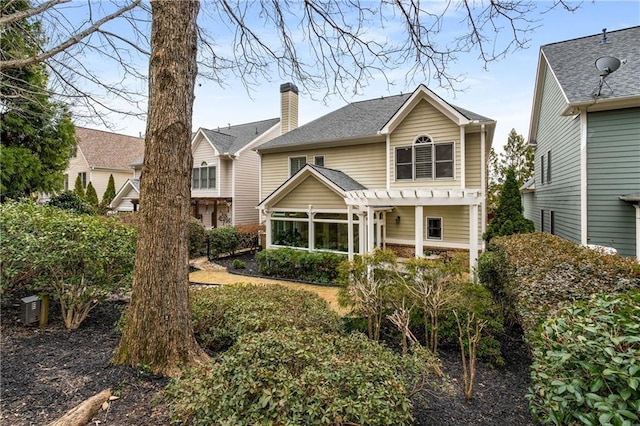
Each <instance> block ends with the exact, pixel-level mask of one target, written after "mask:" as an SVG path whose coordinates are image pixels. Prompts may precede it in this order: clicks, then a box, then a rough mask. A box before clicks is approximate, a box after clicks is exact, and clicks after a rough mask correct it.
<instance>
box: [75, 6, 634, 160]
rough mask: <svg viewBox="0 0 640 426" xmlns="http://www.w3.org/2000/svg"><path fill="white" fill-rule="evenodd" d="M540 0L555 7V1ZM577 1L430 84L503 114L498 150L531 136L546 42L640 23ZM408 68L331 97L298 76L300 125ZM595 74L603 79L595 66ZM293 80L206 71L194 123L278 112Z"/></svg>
mask: <svg viewBox="0 0 640 426" xmlns="http://www.w3.org/2000/svg"><path fill="white" fill-rule="evenodd" d="M425 3H426V4H428V2H423V4H425ZM540 4H541V5H542V6H545V5H549V6H550V5H551V2H550V1H547V2H541V3H540ZM570 4H572V5H577V4H580V8H579V9H578V10H577V11H575V12H567V11H565V10H562V9H561V8H556V9H553V10H551V11H549V12H547V13H545V14H542V15H536V16H534V17H533V18H534V19H539V21H538V22H536V23H535V24H534V26H537V28H536V29H535V30H534V31H533V32H532V33H530V34H528V38H529V42H528V44H527V46H528V48H527V49H524V50H519V51H516V52H512V53H510V54H509V55H508V56H507V57H506V58H504V59H501V60H499V61H497V62H493V63H490V64H488V65H487V66H486V69H485V64H484V62H482V61H480V60H479V59H478V58H477V56H478V54H477V52H472V53H468V54H460V55H458V58H459V59H458V62H457V63H456V64H455V65H454V66H453V67H452V68H451V69H450V72H451V73H452V74H455V75H463V76H464V81H463V82H462V83H460V84H459V85H458V86H457V87H456V88H457V89H459V91H456V92H455V93H454V92H452V91H451V90H445V89H442V88H439V87H437V85H435V83H434V82H433V81H432V82H430V83H431V84H427V86H428V87H429V88H430V89H431V90H433V91H434V92H435V93H437V94H438V95H439V96H440V97H442V98H443V99H444V100H446V101H447V102H449V103H451V104H454V105H456V106H459V107H462V108H465V109H468V110H471V111H473V112H475V113H478V114H481V115H483V116H485V117H489V118H491V119H493V120H496V121H497V126H496V131H495V135H494V140H493V146H494V147H495V148H496V149H497V150H498V151H500V149H501V147H502V146H503V145H504V144H505V142H506V141H507V137H508V134H509V133H510V131H511V129H515V130H516V132H517V133H518V134H521V135H523V136H524V137H525V139H527V137H528V131H529V120H530V115H531V105H532V101H533V90H534V84H535V78H536V70H537V64H538V57H539V51H540V46H542V45H545V44H549V43H555V42H559V41H564V40H570V39H574V38H580V37H585V36H590V35H594V34H601V33H602V29H603V28H606V29H607V31H608V32H609V31H614V30H618V29H622V28H628V27H632V26H637V25H640V0H625V1H613V0H597V1H584V2H581V3H578V2H570ZM543 8H544V7H543ZM458 20H459V19H456V18H455V17H452V18H451V20H450V21H449V22H446V21H445V25H447V24H448V25H453V26H454V27H455V25H456V23H457V21H458ZM222 30H224V29H222ZM443 34H444V33H443ZM638 42H639V43H640V40H639V41H638ZM406 68H408V65H407V67H406ZM405 73H406V69H403V68H400V69H396V70H393V71H392V72H389V73H388V77H390V78H391V82H392V83H393V87H391V88H389V87H388V86H387V84H386V82H385V81H383V80H382V79H377V80H376V79H374V80H372V81H370V82H369V84H368V86H367V87H365V88H364V89H363V90H362V93H360V94H358V95H355V96H352V95H350V94H348V93H346V94H345V93H343V94H342V95H341V96H333V97H331V98H329V99H327V100H324V101H323V100H322V97H323V93H308V92H306V91H305V88H304V87H303V85H301V84H300V83H299V82H295V81H293V83H294V84H296V85H298V87H299V88H300V93H299V100H298V102H299V125H303V124H305V123H307V122H309V121H312V120H314V119H316V118H319V117H321V116H323V115H325V114H327V113H329V112H331V111H333V110H335V109H338V108H340V107H342V106H344V105H345V104H346V103H347V102H353V101H360V100H366V99H373V98H377V97H380V96H389V95H395V94H399V93H401V92H404V93H407V92H412V91H413V90H415V89H416V87H417V85H418V83H419V82H418V81H414V82H412V83H410V84H405ZM594 78H597V73H596V70H595V66H594ZM287 81H288V80H284V79H283V80H278V79H277V77H275V78H270V79H269V80H266V79H261V80H259V81H258V84H256V85H254V86H251V87H250V88H249V90H250V91H249V92H248V91H247V88H245V86H244V85H243V84H242V83H241V82H240V81H236V80H233V79H227V81H226V84H225V87H223V88H221V87H220V86H219V85H218V84H217V83H215V82H213V81H210V80H206V79H203V78H199V79H198V80H197V84H196V89H195V103H194V109H193V128H194V130H197V129H198V128H200V127H203V128H209V129H216V128H218V127H220V128H222V127H226V126H227V125H228V124H231V125H235V124H242V123H249V122H253V121H258V120H264V119H268V118H275V117H278V116H279V115H280V92H279V88H280V84H281V83H286V82H287ZM88 127H96V128H99V126H88ZM116 127H117V128H116V129H115V131H117V132H119V133H123V134H129V135H134V136H138V135H140V134H144V131H145V123H144V121H142V120H139V119H134V118H126V119H123V120H120V121H119V122H118V124H117V126H116Z"/></svg>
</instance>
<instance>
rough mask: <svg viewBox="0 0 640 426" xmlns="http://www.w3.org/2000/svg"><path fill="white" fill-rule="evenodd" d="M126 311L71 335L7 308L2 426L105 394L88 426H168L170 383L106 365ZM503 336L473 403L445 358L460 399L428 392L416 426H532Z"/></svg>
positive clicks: (454, 356)
mask: <svg viewBox="0 0 640 426" xmlns="http://www.w3.org/2000/svg"><path fill="white" fill-rule="evenodd" d="M213 270H215V268H211V271H213ZM204 276H205V275H204V274H199V275H196V276H193V275H192V280H194V281H195V278H196V277H197V278H198V279H203V280H204V278H203V277H204ZM206 276H208V277H211V279H212V280H214V277H218V278H216V279H220V280H221V278H220V277H222V276H223V275H222V272H221V273H220V274H218V275H215V274H210V275H206ZM225 276H227V278H228V279H229V280H231V281H233V282H238V281H248V280H247V279H246V278H244V277H237V279H235V280H234V279H233V278H234V277H232V278H229V277H228V275H226V274H225ZM261 280H262V279H261ZM262 281H263V280H262ZM218 284H224V283H218ZM321 288H323V289H326V288H327V287H321ZM124 306H125V304H124V303H122V302H105V303H103V304H101V305H99V306H98V307H97V308H95V309H94V310H93V311H92V312H91V313H90V315H89V317H88V318H87V320H86V321H85V322H84V323H83V324H82V326H81V327H80V328H79V329H78V330H75V331H67V330H65V329H64V326H63V324H62V320H61V318H60V314H59V311H57V312H56V309H55V307H53V308H52V311H51V321H50V324H49V326H48V327H47V328H45V329H40V328H38V327H35V326H27V327H25V326H23V325H22V324H20V322H19V314H20V312H19V305H18V304H17V300H15V301H13V302H12V303H9V304H5V305H4V306H3V308H2V311H1V312H0V314H1V315H0V319H1V322H0V332H1V346H0V353H1V358H0V362H1V365H0V368H1V369H0V424H2V425H15V426H23V425H43V424H47V423H49V422H51V421H53V420H55V419H56V418H58V417H60V416H61V415H63V414H64V413H65V412H66V411H68V410H69V409H71V408H73V407H75V406H76V405H77V404H79V403H80V402H82V401H84V400H85V399H87V398H89V397H90V396H92V395H95V394H97V393H98V392H100V391H102V390H104V389H106V388H110V389H111V390H112V392H113V393H114V394H115V395H117V396H118V397H119V399H117V400H114V401H112V402H111V403H110V404H109V407H108V409H106V410H101V411H100V412H98V414H97V415H96V416H95V417H94V419H93V420H92V423H91V424H93V425H100V426H103V425H122V426H125V425H126V426H133V425H167V424H169V423H170V421H169V407H168V403H167V402H166V401H163V400H162V399H161V395H162V390H163V388H164V387H165V386H166V384H167V382H168V379H167V378H165V377H157V376H152V375H149V374H147V373H146V372H145V371H144V370H142V369H134V368H129V367H114V366H111V365H109V359H110V357H111V354H112V353H113V350H114V349H115V347H116V345H117V343H118V341H119V338H120V336H119V334H118V333H117V332H116V331H115V328H114V324H115V323H116V321H117V320H118V318H119V317H120V313H121V311H122V309H123V308H124ZM503 337H504V338H503V352H504V356H505V359H506V362H507V365H506V367H505V368H500V369H491V368H489V367H487V366H486V365H484V364H481V365H480V366H479V369H478V377H477V386H476V397H475V399H474V401H473V402H472V403H467V402H466V401H465V400H464V398H463V397H462V395H461V392H462V391H461V387H462V385H461V384H462V375H461V371H460V362H459V358H458V356H459V355H458V353H457V351H455V350H451V351H443V352H442V354H441V359H442V361H443V363H444V367H445V371H446V372H447V374H449V375H450V377H451V379H452V381H453V384H454V387H455V392H454V393H453V394H448V393H438V394H431V393H428V394H425V395H424V398H422V399H420V400H417V401H416V402H415V403H414V416H415V419H416V422H415V424H416V425H432V426H438V425H443V426H444V425H446V426H450V425H461V426H464V425H496V426H498V425H518V426H527V425H533V424H534V422H533V421H532V419H531V416H530V415H529V413H528V410H527V401H526V399H525V397H524V395H525V394H526V392H527V388H528V386H529V371H528V367H529V363H530V361H529V359H528V358H527V356H526V352H525V350H524V346H523V344H522V341H521V339H520V337H519V336H518V335H517V334H513V335H511V336H503Z"/></svg>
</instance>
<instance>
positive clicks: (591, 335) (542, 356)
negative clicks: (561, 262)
mask: <svg viewBox="0 0 640 426" xmlns="http://www.w3.org/2000/svg"><path fill="white" fill-rule="evenodd" d="M532 344H533V348H534V350H533V364H532V374H531V377H532V381H533V386H532V388H531V389H530V393H529V395H528V397H529V399H530V401H531V408H532V411H533V413H534V415H535V416H536V417H537V418H538V420H539V421H541V422H543V423H545V424H556V425H565V424H585V425H637V424H639V423H640V417H639V413H640V292H638V291H637V290H632V291H630V292H628V293H620V294H617V295H608V294H600V295H593V296H592V297H591V298H590V299H589V300H588V301H581V302H577V303H575V304H573V305H571V306H567V307H564V308H562V309H561V310H560V312H558V314H557V315H554V316H552V317H549V318H548V319H547V320H546V321H544V322H543V323H542V325H541V326H540V328H539V332H538V333H537V334H536V335H535V337H533V338H532Z"/></svg>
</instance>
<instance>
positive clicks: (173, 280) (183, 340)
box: [0, 0, 568, 374]
mask: <svg viewBox="0 0 640 426" xmlns="http://www.w3.org/2000/svg"><path fill="white" fill-rule="evenodd" d="M107 4H108V5H110V6H111V9H109V10H107V7H106V6H105V5H107ZM206 5H207V10H206V11H205V12H206V13H205V14H204V15H203V16H202V18H203V19H208V20H210V21H209V22H213V24H210V25H209V26H208V27H209V28H213V29H216V31H220V32H218V33H217V35H216V34H208V33H207V31H206V27H205V26H201V27H200V28H199V29H198V28H197V27H196V19H197V15H198V9H199V4H198V2H197V1H162V0H152V2H151V11H150V12H151V17H152V23H151V27H152V31H151V33H152V36H151V42H150V46H151V48H150V50H151V56H150V62H149V75H148V78H149V102H148V109H147V111H146V112H147V113H148V122H147V134H146V141H145V160H144V165H143V177H142V182H141V216H142V224H141V228H140V232H139V239H138V245H137V252H136V263H135V273H134V286H133V294H132V300H131V306H130V308H129V310H128V318H127V324H126V327H125V331H124V334H123V337H122V340H121V342H120V345H119V347H118V349H117V351H116V353H115V355H114V358H113V360H114V362H117V363H123V364H130V365H138V364H144V365H148V366H150V367H151V368H152V370H153V371H155V372H161V373H166V374H175V373H176V372H177V367H178V366H179V365H188V364H191V363H197V362H201V361H203V360H204V359H206V356H205V355H204V353H203V352H202V351H201V350H200V349H199V348H198V346H197V344H196V342H195V340H194V338H193V333H192V330H191V325H190V322H189V308H188V306H189V305H188V269H187V262H188V256H187V254H188V238H187V224H188V210H189V196H190V194H189V190H190V180H191V179H190V173H191V165H192V158H191V152H190V134H191V130H192V129H191V112H192V107H193V85H194V79H195V76H196V72H197V71H196V58H197V56H196V55H197V51H196V42H197V37H199V38H200V43H201V46H202V48H201V50H200V56H199V59H198V61H199V63H200V69H201V72H202V75H203V76H205V77H209V78H213V79H215V80H216V81H218V82H219V83H220V84H224V80H225V78H227V77H228V76H229V75H231V76H235V77H236V78H240V79H241V80H242V81H243V82H244V83H245V84H247V85H248V86H250V85H251V84H252V83H256V82H259V81H260V79H262V77H265V76H266V77H269V76H271V75H273V76H275V75H277V76H278V77H277V78H279V79H282V78H291V79H294V80H295V81H296V82H299V83H300V84H302V85H303V86H304V87H305V88H307V89H309V90H324V91H325V94H333V93H345V92H346V91H347V90H349V91H353V92H359V91H361V88H362V87H363V86H365V85H366V84H367V82H368V81H370V79H371V78H376V79H377V78H386V74H385V73H386V72H388V71H389V70H391V69H393V68H396V67H398V66H400V65H403V64H410V66H411V68H410V69H409V71H408V72H407V79H408V80H410V81H412V80H413V79H415V78H419V79H420V81H425V80H426V82H427V84H429V85H431V82H435V83H436V84H439V85H440V86H443V87H449V88H455V87H456V86H457V85H458V84H459V83H460V80H459V78H458V77H457V76H455V75H452V74H451V73H450V69H449V64H450V63H451V61H455V60H456V58H457V55H459V54H464V53H468V52H471V51H477V52H478V58H479V60H480V61H483V62H484V63H485V64H486V63H489V62H491V61H494V60H496V59H499V58H501V57H503V56H504V55H506V54H507V53H510V52H512V51H514V50H517V49H520V48H524V47H526V46H527V43H528V39H527V34H528V33H529V32H530V31H532V30H534V29H535V27H536V20H535V17H533V16H532V15H533V14H534V12H535V10H536V8H537V7H538V6H537V5H538V3H536V2H530V1H526V0H522V1H519V0H515V1H514V0H509V1H506V0H505V1H500V0H492V1H490V2H486V3H484V2H476V1H472V0H460V1H443V2H441V3H432V2H424V3H420V2H418V1H415V0H412V1H409V2H401V1H395V0H383V1H381V2H380V3H379V4H378V3H376V4H374V3H371V2H369V1H359V0H317V1H305V2H289V1H276V0H273V1H271V2H264V1H235V2H234V1H230V0H220V1H217V2H208V3H207V4H206ZM557 5H561V6H563V7H565V8H568V7H567V5H566V4H565V3H564V1H563V0H556V1H555V2H554V3H553V4H545V5H544V6H543V7H544V8H545V9H546V8H548V7H555V6H557ZM65 8H67V9H65ZM69 8H73V10H72V12H78V9H79V8H83V12H84V15H83V17H82V18H79V20H78V18H76V20H73V18H72V16H73V15H74V13H68V12H69V11H70V9H69ZM451 11H455V12H457V13H458V14H459V16H460V20H459V21H458V22H454V24H455V25H457V26H458V27H461V28H464V27H465V26H466V27H467V28H468V31H467V32H465V33H461V36H460V37H459V38H457V39H455V40H453V41H452V42H450V43H448V44H447V43H443V42H442V40H441V39H440V37H439V35H440V34H441V31H442V30H443V28H445V27H446V25H447V23H446V22H445V21H446V19H445V17H446V16H447V15H448V14H449V13H450V12H451ZM148 12H149V10H148V8H147V7H146V6H145V3H143V2H141V0H124V1H123V2H115V1H114V2H113V3H103V2H100V3H94V2H91V1H89V0H87V1H86V3H81V2H70V1H69V0H41V1H36V0H34V1H33V2H32V7H31V8H29V9H28V10H27V11H26V12H25V13H26V17H27V18H29V19H39V20H41V21H42V22H43V23H44V28H45V29H46V30H47V31H48V36H49V37H48V40H50V43H49V44H48V45H46V46H42V48H41V51H40V53H38V54H36V55H32V56H30V57H26V58H22V59H20V60H18V61H5V60H0V73H4V71H5V70H7V69H10V68H16V67H20V66H25V65H27V64H30V63H36V62H44V63H46V64H47V66H49V67H50V68H51V74H52V75H55V76H57V77H58V80H57V82H58V84H59V87H58V89H59V90H58V91H57V93H58V94H60V95H62V96H66V97H67V99H70V100H75V99H80V98H82V99H85V100H87V99H88V101H87V103H86V104H88V105H90V106H91V107H93V111H94V112H95V113H96V114H97V113H99V112H100V111H102V110H104V109H105V108H106V109H111V110H112V111H113V110H116V111H119V108H118V107H113V106H112V104H109V103H108V99H109V98H110V97H116V98H118V99H123V100H128V101H130V102H132V103H133V106H134V107H135V106H137V105H136V102H139V100H138V98H136V96H131V95H132V94H135V93H132V92H131V91H129V90H130V89H129V86H127V85H126V84H125V83H126V81H127V80H129V78H130V77H139V78H144V77H146V74H145V73H144V72H141V71H140V70H139V69H138V68H137V67H136V66H135V65H134V61H132V60H131V58H132V55H142V56H143V57H144V56H145V55H147V51H148V47H147V46H148V45H149V42H148V39H147V32H146V28H147V27H146V26H147V21H148ZM24 18H25V15H22V16H15V15H13V14H4V13H3V14H2V15H1V16H0V25H4V24H5V23H7V22H13V21H17V20H19V19H24ZM116 23H119V24H120V25H122V24H123V23H127V24H129V25H130V27H129V30H128V31H127V30H126V29H123V28H122V27H114V26H111V25H115V24H116ZM398 27H399V28H403V30H402V31H401V33H402V35H403V36H402V37H396V38H391V37H386V36H384V34H385V33H386V32H391V31H393V30H394V29H396V28H398ZM505 32H506V36H505V35H504V33H505ZM122 34H126V36H123V35H122ZM221 34H222V36H221ZM228 34H231V37H232V38H231V43H230V45H229V43H227V45H226V46H225V47H224V48H223V47H221V46H220V45H219V44H216V41H218V43H220V37H223V36H225V35H228ZM394 40H400V42H397V41H394ZM225 41H226V40H225ZM224 52H226V53H224ZM87 53H98V54H101V55H102V56H103V57H104V58H106V59H108V60H110V61H112V64H114V65H116V66H118V67H119V69H120V74H121V75H123V77H122V81H116V82H115V83H104V80H102V79H101V78H100V77H99V75H98V74H97V73H95V72H94V71H92V70H91V68H90V67H89V66H88V65H86V64H85V62H84V61H83V59H86V55H87ZM103 67H104V65H103ZM5 82H6V80H5V79H4V78H3V79H1V80H0V84H5ZM84 84H97V85H98V86H99V87H102V88H103V89H104V90H105V97H102V98H101V97H98V96H93V95H92V94H91V93H87V92H86V91H83V87H84V86H83V85H84ZM25 96H28V93H25ZM96 105H97V106H96ZM134 109H135V108H134Z"/></svg>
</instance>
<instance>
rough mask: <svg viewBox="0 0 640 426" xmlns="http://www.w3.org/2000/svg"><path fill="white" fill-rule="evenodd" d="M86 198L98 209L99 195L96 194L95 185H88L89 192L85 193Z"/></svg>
mask: <svg viewBox="0 0 640 426" xmlns="http://www.w3.org/2000/svg"><path fill="white" fill-rule="evenodd" d="M85 198H86V199H87V201H88V202H89V204H91V205H92V206H94V207H98V202H99V201H98V193H97V192H96V189H95V188H94V187H93V184H92V183H91V182H89V185H87V192H86V193H85Z"/></svg>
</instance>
